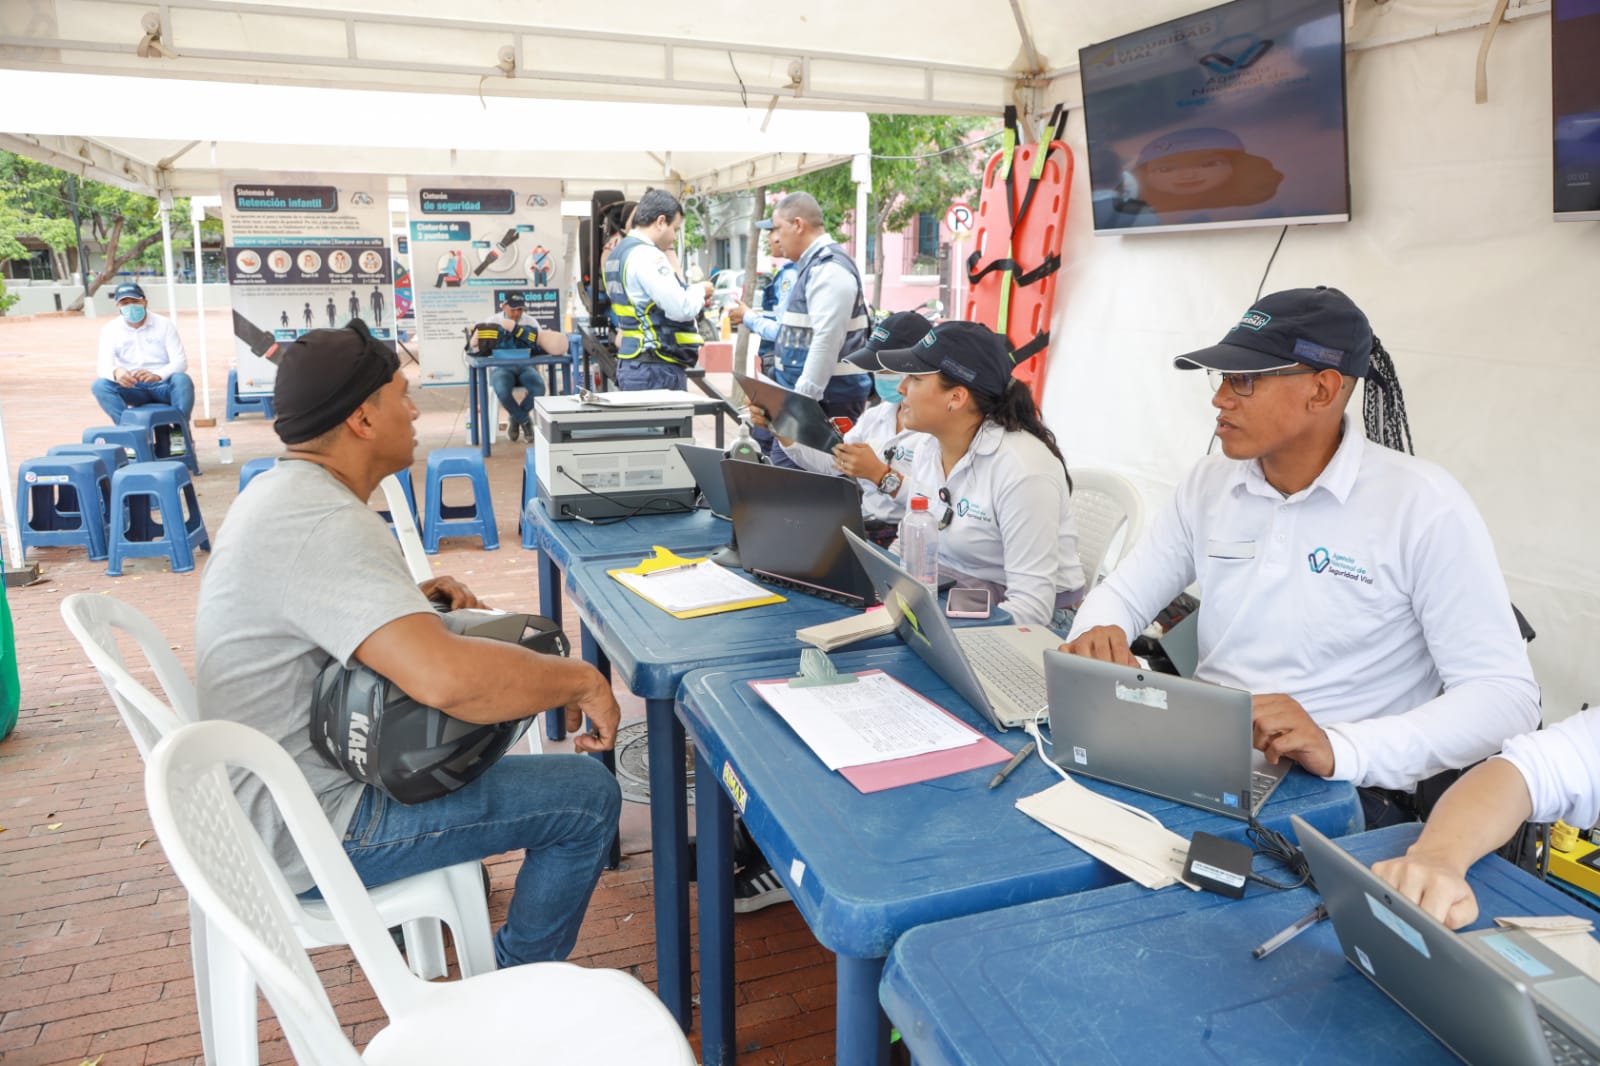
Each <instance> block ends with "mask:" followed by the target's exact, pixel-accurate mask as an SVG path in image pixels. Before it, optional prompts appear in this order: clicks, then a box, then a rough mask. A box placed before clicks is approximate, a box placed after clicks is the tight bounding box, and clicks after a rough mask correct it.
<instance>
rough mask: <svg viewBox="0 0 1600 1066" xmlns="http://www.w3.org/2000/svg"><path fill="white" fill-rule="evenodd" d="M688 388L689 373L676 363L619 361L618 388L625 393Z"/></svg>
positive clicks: (640, 360)
mask: <svg viewBox="0 0 1600 1066" xmlns="http://www.w3.org/2000/svg"><path fill="white" fill-rule="evenodd" d="M688 387H689V372H688V371H687V370H685V369H684V368H683V367H681V366H678V365H677V364H676V363H657V362H653V361H652V362H648V363H647V362H645V361H644V359H643V358H642V357H636V358H633V359H618V360H617V388H619V389H621V390H623V391H624V392H641V391H643V390H645V389H680V390H682V389H687V388H688Z"/></svg>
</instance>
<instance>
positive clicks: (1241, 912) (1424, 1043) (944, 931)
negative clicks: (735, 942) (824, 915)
mask: <svg viewBox="0 0 1600 1066" xmlns="http://www.w3.org/2000/svg"><path fill="white" fill-rule="evenodd" d="M1276 803H1277V799H1276V798H1274V800H1273V804H1276ZM1269 809H1270V807H1269ZM1420 828H1421V827H1420V826H1418V825H1416V824H1414V823H1413V824H1411V825H1401V826H1394V827H1392V828H1389V829H1379V830H1375V831H1373V832H1371V833H1363V834H1361V835H1359V836H1354V837H1349V838H1347V839H1345V840H1342V841H1340V843H1341V844H1343V845H1344V846H1345V847H1346V848H1348V849H1349V850H1350V851H1351V852H1352V853H1353V854H1355V855H1356V856H1357V857H1358V858H1360V859H1361V860H1362V861H1363V862H1367V863H1372V862H1375V861H1377V860H1378V859H1382V858H1389V857H1391V856H1394V855H1398V854H1399V853H1400V852H1402V851H1404V850H1405V848H1406V845H1408V844H1409V843H1410V842H1411V841H1412V840H1413V839H1415V837H1416V834H1417V833H1418V831H1419V830H1420ZM1468 879H1469V880H1470V881H1471V882H1472V885H1473V888H1474V890H1475V891H1476V892H1477V896H1478V904H1479V907H1480V909H1481V912H1482V915H1483V918H1482V919H1481V920H1480V921H1479V923H1478V927H1482V926H1485V925H1488V924H1490V919H1492V918H1493V917H1494V916H1495V915H1528V914H1577V915H1580V916H1582V917H1588V918H1593V917H1594V913H1593V912H1592V911H1585V909H1584V908H1583V907H1582V905H1580V904H1578V903H1576V902H1575V901H1573V900H1571V899H1569V898H1567V897H1565V896H1564V895H1563V894H1561V893H1560V892H1558V891H1556V890H1555V889H1554V888H1553V887H1551V886H1549V885H1545V884H1541V883H1540V882H1539V881H1537V880H1536V879H1534V878H1533V877H1530V876H1529V875H1527V874H1525V873H1523V872H1522V871H1520V870H1518V869H1516V868H1515V867H1513V866H1511V865H1509V864H1508V863H1505V862H1503V861H1501V860H1500V859H1497V858H1489V859H1485V860H1483V861H1482V862H1480V863H1478V865H1476V866H1474V867H1473V868H1472V871H1471V873H1470V874H1469V875H1468ZM1316 899H1317V897H1316V895H1315V894H1314V893H1313V892H1312V891H1311V890H1310V889H1297V890H1295V891H1293V892H1273V891H1271V890H1268V889H1262V888H1260V887H1259V886H1256V885H1251V886H1250V889H1249V892H1248V893H1247V894H1246V896H1245V898H1244V899H1242V900H1237V901H1236V900H1230V899H1224V898H1223V897H1221V896H1216V895H1212V894H1210V893H1203V894H1201V895H1199V896H1194V897H1192V896H1190V895H1189V894H1188V893H1187V892H1185V891H1184V890H1182V889H1167V890H1164V891H1162V892H1156V893H1150V892H1145V891H1143V890H1142V889H1139V888H1137V887H1135V886H1131V885H1126V886H1120V887H1117V888H1108V889H1103V890H1101V891H1099V892H1090V893H1086V894H1083V895H1079V896H1069V897H1065V898H1062V899H1052V900H1045V901H1043V902H1040V903H1032V904H1028V905H1027V906H1022V907H1011V908H1008V909H1006V910H1000V911H991V912H989V913H987V914H981V915H974V916H972V917H968V918H960V919H957V920H955V921H950V922H939V923H937V924H934V925H925V926H922V927H921V928H918V929H913V930H912V931H911V932H909V933H907V934H906V935H905V936H904V937H902V938H901V939H900V942H899V943H898V944H896V945H895V949H894V954H893V955H892V956H891V958H890V960H889V966H888V968H887V970H886V972H885V973H884V977H883V985H882V989H881V994H882V999H883V1007H884V1010H886V1011H887V1012H888V1015H889V1017H890V1018H891V1019H893V1021H894V1024H895V1025H896V1026H897V1027H898V1028H899V1030H900V1035H901V1036H902V1037H904V1039H905V1041H906V1043H907V1045H908V1046H909V1047H910V1049H911V1052H912V1055H913V1056H914V1058H915V1060H916V1062H917V1063H918V1066H946V1064H952V1066H953V1064H956V1063H964V1064H972V1066H976V1064H979V1063H981V1064H982V1066H1024V1064H1038V1066H1049V1064H1054V1063H1060V1062H1066V1061H1082V1062H1097V1063H1100V1062H1104V1063H1139V1064H1141V1066H1142V1064H1144V1063H1148V1062H1226V1063H1237V1064H1247V1066H1254V1064H1259V1066H1282V1064H1283V1063H1285V1062H1287V1061H1293V1062H1315V1063H1318V1064H1322V1063H1351V1064H1355V1066H1372V1064H1374V1063H1385V1062H1404V1063H1408V1064H1427V1063H1451V1062H1455V1061H1456V1058H1455V1056H1453V1055H1452V1054H1451V1053H1450V1052H1449V1051H1447V1050H1445V1048H1444V1046H1443V1045H1442V1044H1440V1043H1439V1042H1438V1041H1436V1040H1435V1039H1434V1038H1433V1037H1432V1036H1430V1035H1429V1034H1428V1032H1427V1031H1426V1030H1424V1029H1423V1028H1422V1027H1421V1026H1420V1025H1418V1024H1417V1023H1416V1022H1414V1021H1412V1019H1411V1017H1410V1016H1409V1015H1407V1014H1406V1013H1405V1012H1404V1011H1402V1010H1401V1009H1400V1008H1399V1007H1397V1006H1395V1005H1394V1004H1393V1003H1392V1002H1391V1001H1390V1000H1389V998H1388V997H1387V996H1385V995H1384V994H1383V993H1382V992H1381V991H1379V990H1378V988H1377V986H1375V985H1373V984H1372V983H1371V982H1370V981H1368V980H1367V979H1366V978H1365V977H1363V976H1362V975H1361V974H1360V973H1358V972H1357V971H1356V970H1355V969H1354V968H1353V967H1352V966H1350V964H1349V963H1347V962H1346V961H1345V958H1344V955H1343V953H1342V952H1341V951H1340V949H1339V941H1338V938H1337V937H1336V936H1335V934H1334V931H1333V926H1332V925H1331V924H1329V923H1328V922H1323V923H1322V924H1320V925H1318V926H1315V927H1313V928H1311V929H1309V930H1307V931H1306V932H1304V933H1302V934H1300V935H1299V936H1298V937H1296V938H1295V939H1293V940H1291V941H1290V942H1289V943H1287V944H1285V945H1284V946H1283V947H1281V948H1279V949H1278V950H1277V951H1275V952H1273V953H1272V954H1271V955H1269V956H1267V957H1266V958H1264V959H1260V960H1257V959H1254V958H1251V956H1250V949H1251V948H1253V947H1255V946H1256V945H1257V944H1260V943H1261V942H1262V941H1264V940H1266V939H1267V937H1269V936H1271V935H1272V934H1273V933H1275V932H1277V931H1278V930H1279V929H1282V928H1284V927H1285V926H1287V925H1288V924H1289V923H1290V922H1292V921H1294V920H1295V919H1296V918H1299V917H1300V916H1301V915H1303V914H1305V913H1306V912H1308V911H1309V910H1310V909H1311V908H1312V907H1313V906H1315V905H1316Z"/></svg>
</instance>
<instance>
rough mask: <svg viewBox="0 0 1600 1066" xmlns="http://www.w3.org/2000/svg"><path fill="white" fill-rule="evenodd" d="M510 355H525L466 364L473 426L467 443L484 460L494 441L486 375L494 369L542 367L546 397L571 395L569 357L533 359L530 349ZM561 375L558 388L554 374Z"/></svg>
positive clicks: (487, 357)
mask: <svg viewBox="0 0 1600 1066" xmlns="http://www.w3.org/2000/svg"><path fill="white" fill-rule="evenodd" d="M508 350H509V351H526V352H528V353H529V354H527V355H469V356H467V357H466V360H467V418H468V421H470V422H471V423H472V430H471V432H470V433H469V434H468V435H467V439H468V440H469V441H470V442H471V443H473V444H476V445H478V447H479V448H481V449H482V451H483V457H484V458H485V459H487V458H489V452H490V450H491V449H490V445H491V444H492V443H493V441H494V429H493V426H492V423H491V422H490V419H491V418H494V417H495V416H493V415H492V414H491V413H490V412H491V410H492V408H490V406H489V371H491V370H493V369H494V368H496V367H505V368H506V369H508V370H521V369H522V368H523V367H529V366H542V367H544V368H545V376H546V378H547V379H548V391H547V392H546V395H548V396H565V395H566V394H567V393H570V392H571V391H572V357H571V356H570V355H546V354H544V353H543V352H541V353H539V354H538V355H534V354H532V353H533V349H531V348H513V349H508ZM558 371H559V372H560V375H561V383H560V384H559V385H557V383H556V374H557V372H558Z"/></svg>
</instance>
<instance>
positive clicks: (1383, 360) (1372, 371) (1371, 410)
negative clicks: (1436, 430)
mask: <svg viewBox="0 0 1600 1066" xmlns="http://www.w3.org/2000/svg"><path fill="white" fill-rule="evenodd" d="M1366 381H1367V386H1366V388H1365V389H1363V390H1362V393H1361V420H1362V423H1363V425H1364V427H1365V429H1366V432H1367V439H1368V440H1371V441H1375V442H1376V443H1378V444H1381V445H1383V446H1384V447H1385V448H1393V449H1394V450H1395V451H1397V452H1405V453H1406V454H1408V455H1415V454H1416V452H1415V450H1414V449H1413V447H1412V443H1411V425H1410V423H1409V422H1407V421H1406V398H1405V394H1404V393H1402V392H1401V391H1400V378H1399V377H1398V376H1397V375H1396V374H1395V370H1394V360H1393V359H1390V358H1389V353H1388V352H1386V351H1384V348H1383V342H1382V341H1380V340H1378V338H1377V337H1376V336H1374V337H1373V338H1372V358H1371V362H1370V363H1369V365H1368V369H1367V378H1366Z"/></svg>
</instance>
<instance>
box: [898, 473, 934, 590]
mask: <svg viewBox="0 0 1600 1066" xmlns="http://www.w3.org/2000/svg"><path fill="white" fill-rule="evenodd" d="M900 565H901V566H904V567H905V568H906V572H907V573H909V574H910V575H911V576H912V577H914V578H916V579H917V580H918V581H920V582H922V583H923V584H924V585H927V586H928V588H929V589H932V590H934V591H937V590H938V588H939V522H938V519H936V518H934V517H933V512H932V511H930V510H928V498H927V497H926V496H913V497H911V509H910V510H909V511H907V512H906V515H905V517H904V518H902V519H900Z"/></svg>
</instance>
